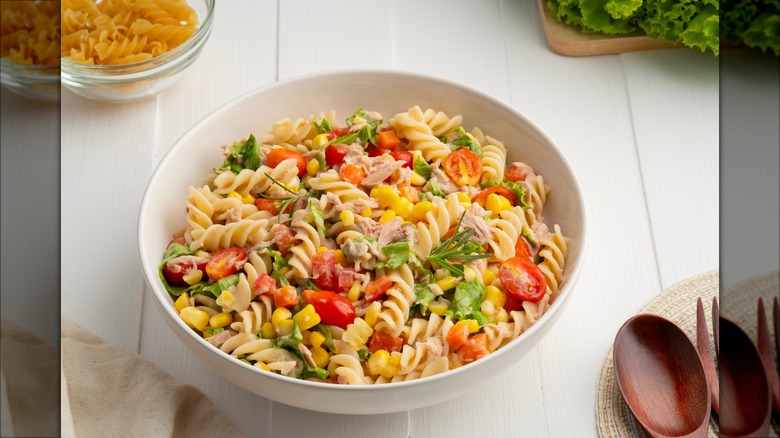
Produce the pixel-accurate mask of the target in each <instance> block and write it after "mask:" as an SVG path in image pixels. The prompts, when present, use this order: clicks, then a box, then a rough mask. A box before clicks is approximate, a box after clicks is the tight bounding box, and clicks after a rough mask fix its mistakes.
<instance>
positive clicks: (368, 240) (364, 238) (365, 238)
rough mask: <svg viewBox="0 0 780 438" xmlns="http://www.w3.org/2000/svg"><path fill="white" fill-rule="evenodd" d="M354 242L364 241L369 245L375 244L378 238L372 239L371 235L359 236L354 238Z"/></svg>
mask: <svg viewBox="0 0 780 438" xmlns="http://www.w3.org/2000/svg"><path fill="white" fill-rule="evenodd" d="M354 242H355V243H360V242H366V243H367V244H369V245H375V244H376V243H377V242H378V240H376V239H374V238H373V237H371V236H360V237H358V238H357V239H355V240H354Z"/></svg>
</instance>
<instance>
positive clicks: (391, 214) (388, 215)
mask: <svg viewBox="0 0 780 438" xmlns="http://www.w3.org/2000/svg"><path fill="white" fill-rule="evenodd" d="M395 217H396V213H395V211H393V210H387V211H386V212H384V213H382V216H381V217H380V218H379V223H381V224H386V223H388V222H390V221H391V220H393V219H395Z"/></svg>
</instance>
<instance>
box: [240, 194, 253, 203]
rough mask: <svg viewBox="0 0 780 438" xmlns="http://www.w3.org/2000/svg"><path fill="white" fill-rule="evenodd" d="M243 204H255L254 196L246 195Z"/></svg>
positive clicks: (242, 199) (242, 200)
mask: <svg viewBox="0 0 780 438" xmlns="http://www.w3.org/2000/svg"><path fill="white" fill-rule="evenodd" d="M241 202H243V203H244V204H254V203H255V198H254V197H252V195H246V196H244V197H243V198H241Z"/></svg>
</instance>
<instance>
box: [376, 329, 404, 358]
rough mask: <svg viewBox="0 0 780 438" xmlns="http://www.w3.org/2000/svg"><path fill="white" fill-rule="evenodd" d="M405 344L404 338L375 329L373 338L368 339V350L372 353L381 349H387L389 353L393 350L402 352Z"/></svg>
mask: <svg viewBox="0 0 780 438" xmlns="http://www.w3.org/2000/svg"><path fill="white" fill-rule="evenodd" d="M403 346H404V340H403V338H396V337H395V336H392V335H388V334H387V333H384V332H380V331H379V330H375V331H374V334H373V335H371V339H369V340H368V351H370V352H372V353H373V352H375V351H379V350H385V351H387V352H388V353H390V352H393V351H399V352H400V351H401V349H402V348H403Z"/></svg>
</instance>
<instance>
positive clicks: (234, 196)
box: [227, 192, 243, 199]
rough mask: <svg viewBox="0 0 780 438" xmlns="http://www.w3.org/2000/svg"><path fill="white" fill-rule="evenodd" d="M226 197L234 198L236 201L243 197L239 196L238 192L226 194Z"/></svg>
mask: <svg viewBox="0 0 780 438" xmlns="http://www.w3.org/2000/svg"><path fill="white" fill-rule="evenodd" d="M227 197H228V198H236V199H241V198H243V196H241V195H240V194H239V193H238V192H229V193H228V194H227Z"/></svg>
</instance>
